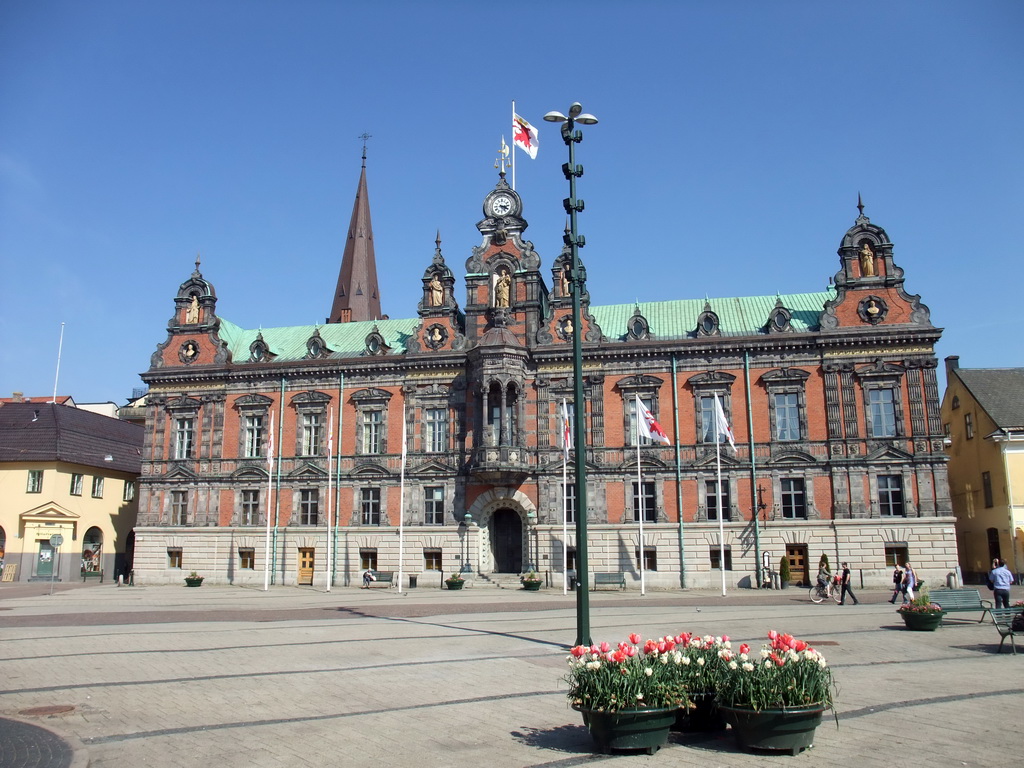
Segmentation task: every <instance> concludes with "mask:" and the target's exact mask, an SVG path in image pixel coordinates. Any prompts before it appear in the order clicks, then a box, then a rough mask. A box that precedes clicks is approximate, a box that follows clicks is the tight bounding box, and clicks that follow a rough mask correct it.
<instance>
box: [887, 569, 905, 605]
mask: <svg viewBox="0 0 1024 768" xmlns="http://www.w3.org/2000/svg"><path fill="white" fill-rule="evenodd" d="M901 592H903V571H901V570H900V564H899V563H896V565H895V566H894V567H893V569H892V599H890V600H889V602H890V603H892V604H893V605H895V604H896V597H897V595H899V594H900V593H901Z"/></svg>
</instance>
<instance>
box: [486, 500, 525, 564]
mask: <svg viewBox="0 0 1024 768" xmlns="http://www.w3.org/2000/svg"><path fill="white" fill-rule="evenodd" d="M491 536H492V537H493V538H492V543H493V546H494V550H493V551H494V570H495V572H497V573H519V572H520V571H521V570H522V569H523V521H522V518H520V517H519V515H518V514H517V513H516V512H515V510H512V509H499V510H498V511H497V512H495V513H494V518H493V520H492V524H491Z"/></svg>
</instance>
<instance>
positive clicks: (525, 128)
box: [512, 112, 538, 160]
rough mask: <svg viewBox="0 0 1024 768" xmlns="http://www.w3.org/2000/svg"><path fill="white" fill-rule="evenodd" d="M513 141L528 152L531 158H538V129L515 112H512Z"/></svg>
mask: <svg viewBox="0 0 1024 768" xmlns="http://www.w3.org/2000/svg"><path fill="white" fill-rule="evenodd" d="M512 143H513V144H515V145H516V146H517V147H519V148H520V149H521V150H523V152H525V153H526V154H528V155H529V156H530V159H531V160H536V159H537V146H538V135H537V129H536V128H534V127H533V126H532V125H530V124H529V123H528V122H526V121H525V120H523V118H521V117H520V116H519V115H517V114H516V113H515V112H513V113H512Z"/></svg>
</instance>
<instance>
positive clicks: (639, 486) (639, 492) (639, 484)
mask: <svg viewBox="0 0 1024 768" xmlns="http://www.w3.org/2000/svg"><path fill="white" fill-rule="evenodd" d="M640 408H641V403H640V395H637V396H636V496H637V500H638V501H639V504H640V595H641V596H643V595H645V594H646V590H645V585H644V483H643V479H642V475H641V474H640V419H642V418H643V414H641V412H640Z"/></svg>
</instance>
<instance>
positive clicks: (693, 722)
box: [672, 693, 726, 733]
mask: <svg viewBox="0 0 1024 768" xmlns="http://www.w3.org/2000/svg"><path fill="white" fill-rule="evenodd" d="M690 702H691V703H692V704H693V706H692V707H687V708H683V709H679V710H676V721H675V723H674V724H673V725H672V730H673V731H677V732H679V733H714V732H715V731H724V730H725V725H726V723H725V719H724V718H723V717H722V713H721V712H719V711H718V706H717V704H716V702H715V694H713V693H691V694H690Z"/></svg>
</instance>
